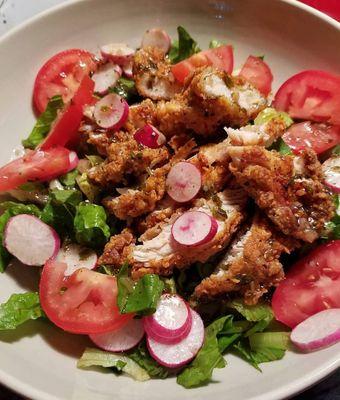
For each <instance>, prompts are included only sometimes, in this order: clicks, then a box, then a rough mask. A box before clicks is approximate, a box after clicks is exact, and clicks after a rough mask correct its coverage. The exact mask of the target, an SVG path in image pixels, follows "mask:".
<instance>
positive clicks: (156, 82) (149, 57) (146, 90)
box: [133, 47, 181, 100]
mask: <svg viewBox="0 0 340 400" xmlns="http://www.w3.org/2000/svg"><path fill="white" fill-rule="evenodd" d="M133 79H134V80H135V84H136V89H137V91H138V93H139V94H140V95H141V96H143V97H148V98H150V99H152V100H170V99H171V98H172V97H173V96H174V95H175V93H178V92H179V91H180V90H181V88H180V85H179V84H178V82H177V81H176V79H175V77H174V76H173V74H172V72H171V64H170V61H169V60H168V59H167V58H165V54H164V52H163V51H162V50H161V49H159V48H157V47H148V48H146V49H140V50H138V51H136V54H135V56H134V60H133Z"/></svg>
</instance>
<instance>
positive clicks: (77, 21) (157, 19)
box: [0, 0, 340, 400]
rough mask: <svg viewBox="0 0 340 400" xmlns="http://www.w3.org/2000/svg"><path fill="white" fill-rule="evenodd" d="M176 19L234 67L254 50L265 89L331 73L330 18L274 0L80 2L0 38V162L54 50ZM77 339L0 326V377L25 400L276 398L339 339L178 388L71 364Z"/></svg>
mask: <svg viewBox="0 0 340 400" xmlns="http://www.w3.org/2000/svg"><path fill="white" fill-rule="evenodd" d="M178 25H183V26H184V27H185V28H187V29H188V31H189V32H190V33H191V34H192V35H193V37H194V38H196V39H197V40H198V42H199V44H200V46H201V47H202V48H205V47H206V46H207V45H208V42H209V41H210V39H212V38H216V39H220V40H223V41H225V42H227V43H231V44H232V45H233V46H234V50H235V56H236V67H238V66H241V65H242V62H243V61H244V60H245V59H246V57H247V56H248V55H249V54H253V55H264V56H265V60H266V62H268V63H269V65H270V66H271V68H272V71H273V74H274V79H275V80H274V89H276V88H277V87H278V86H279V85H280V84H281V83H282V82H283V81H284V80H285V79H286V78H288V77H289V76H290V75H292V74H293V73H295V72H298V71H301V70H303V69H324V70H328V71H331V72H336V73H339V72H340V71H339V65H340V52H339V49H338V44H339V42H340V29H339V24H338V25H337V24H336V23H335V22H333V23H331V22H330V19H327V18H326V17H324V18H322V17H320V16H319V15H318V14H317V13H312V12H308V11H306V10H305V9H304V8H303V7H302V8H299V7H296V6H294V4H293V2H290V1H289V0H288V1H279V0H271V1H268V0H201V1H197V0H139V1H138V2H136V1H135V0H115V1H113V0H100V1H99V0H83V1H75V2H72V3H71V4H67V5H66V6H63V7H59V8H57V9H55V11H54V12H52V13H51V12H49V13H45V15H44V17H40V18H36V19H35V20H34V21H33V22H31V23H29V24H25V25H24V26H23V27H22V28H21V29H19V30H16V31H15V32H14V33H12V34H10V35H7V36H6V37H5V38H4V39H3V40H1V41H0V60H1V63H0V76H1V92H0V110H1V113H0V132H1V135H2V139H1V146H0V162H1V163H4V162H6V161H7V160H8V159H9V157H10V156H11V154H12V150H13V149H14V148H15V147H16V146H17V145H18V144H19V143H20V140H21V139H23V138H24V137H26V136H27V135H28V133H29V132H30V129H31V127H32V125H33V123H34V115H33V113H32V109H31V93H32V85H33V82H34V78H35V75H36V72H37V70H38V68H39V67H40V66H41V65H42V63H43V62H44V61H45V60H46V59H48V58H49V57H50V56H51V55H53V54H54V53H56V52H58V51H60V50H64V49H67V48H73V47H80V48H86V49H89V50H92V51H97V50H98V45H100V44H105V43H109V42H120V41H123V42H128V43H129V44H130V45H132V46H136V47H137V46H138V45H139V42H140V38H141V35H142V33H143V32H144V30H145V29H147V28H149V27H153V26H161V27H164V28H165V29H166V30H167V31H168V32H169V33H170V34H171V35H173V36H174V35H175V33H176V27H177V26H178ZM37 282H38V272H37V271H36V270H35V269H33V268H27V267H26V268H23V267H22V266H21V267H20V266H18V265H16V266H11V267H9V268H8V271H7V272H6V274H3V275H2V276H1V277H0V288H1V290H0V301H4V300H6V299H7V297H8V296H9V295H10V294H12V293H15V292H20V291H26V290H35V289H36V287H37ZM86 344H88V345H89V344H90V343H89V342H88V341H87V339H86V338H83V337H78V336H75V335H70V334H66V333H63V332H62V331H60V330H58V329H56V328H54V327H51V326H49V325H48V324H47V323H46V322H43V321H37V322H32V323H27V324H26V325H24V326H22V327H21V328H20V329H18V330H17V331H16V332H3V333H0V352H1V357H0V381H2V382H3V383H5V384H7V385H9V386H11V387H12V388H13V389H15V390H17V391H19V392H21V393H22V394H25V395H27V396H29V397H31V398H33V399H44V400H50V399H72V400H75V399H79V400H80V399H81V400H87V399H91V400H100V399H103V400H104V399H105V400H106V399H111V398H113V396H115V398H117V399H144V398H148V399H156V398H159V396H160V395H162V396H164V398H165V399H168V400H170V399H177V398H181V399H186V398H187V399H189V398H192V397H194V396H197V398H208V399H210V398H211V399H212V398H215V399H217V398H221V399H222V398H225V397H226V396H227V395H228V397H229V398H232V399H234V400H237V399H240V400H241V399H242V400H249V399H253V400H254V399H261V400H266V399H278V398H283V397H286V396H288V395H291V394H293V393H295V392H297V391H299V390H302V389H303V388H305V387H307V386H309V385H310V384H312V383H314V382H315V381H317V380H318V379H321V378H322V377H323V376H325V375H326V374H327V373H329V372H331V371H332V370H334V369H335V368H336V366H339V365H340V362H339V360H340V344H338V345H337V346H333V347H332V348H329V349H326V350H323V351H320V352H317V353H312V354H309V355H302V354H295V353H293V352H290V353H289V354H288V355H287V357H285V358H284V360H282V361H279V362H274V363H271V364H267V365H264V367H263V374H261V373H259V372H258V371H256V370H255V369H252V367H250V366H248V365H247V364H246V363H245V362H243V361H241V360H240V359H238V358H237V357H234V356H228V357H227V359H228V362H229V365H228V366H227V367H226V368H225V369H222V370H217V372H216V373H214V382H212V383H211V384H210V385H208V386H206V387H203V388H200V389H193V390H185V389H183V388H182V387H180V386H178V385H176V384H175V382H174V381H173V380H171V379H170V380H166V381H149V382H146V383H142V384H141V383H136V382H134V381H132V380H130V379H128V378H125V377H119V379H118V378H115V376H114V375H112V374H111V373H105V372H102V373H98V372H96V371H80V370H77V369H76V365H75V364H76V359H77V358H78V357H79V356H80V354H81V353H82V350H83V348H84V346H85V345H86Z"/></svg>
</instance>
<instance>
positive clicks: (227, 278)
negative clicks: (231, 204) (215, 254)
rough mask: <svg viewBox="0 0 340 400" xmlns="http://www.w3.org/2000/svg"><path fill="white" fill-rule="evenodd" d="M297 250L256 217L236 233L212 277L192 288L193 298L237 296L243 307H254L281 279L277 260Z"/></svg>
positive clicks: (261, 219) (293, 243)
mask: <svg viewBox="0 0 340 400" xmlns="http://www.w3.org/2000/svg"><path fill="white" fill-rule="evenodd" d="M296 246H297V241H294V240H289V239H288V238H284V237H283V236H282V235H280V234H278V233H277V232H276V231H275V229H274V227H273V226H272V224H271V223H270V221H269V220H268V219H267V218H266V217H264V216H262V215H259V214H256V215H255V217H254V219H253V221H252V223H251V224H250V225H247V226H245V227H244V228H243V229H241V231H239V233H238V235H237V236H236V238H235V239H234V241H233V242H232V244H231V245H230V247H229V248H228V250H227V252H226V254H225V255H224V257H223V259H222V260H221V261H220V263H219V264H218V265H217V268H216V270H215V271H214V273H213V274H212V275H211V276H209V277H208V278H206V279H204V280H203V281H202V282H201V283H200V284H199V285H198V286H197V287H196V288H195V292H194V298H197V299H211V298H215V297H223V296H224V297H225V296H228V294H230V293H231V292H238V293H240V294H241V295H242V296H243V297H244V300H245V303H246V304H256V303H257V302H258V300H259V298H260V297H261V296H263V294H265V293H267V292H268V290H269V289H270V288H271V287H273V286H276V285H277V284H278V283H279V282H280V281H281V280H283V279H284V271H283V268H282V265H281V263H280V261H279V257H280V255H281V254H282V253H283V252H285V253H289V252H290V251H292V250H293V248H294V247H296Z"/></svg>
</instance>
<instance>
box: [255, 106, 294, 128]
mask: <svg viewBox="0 0 340 400" xmlns="http://www.w3.org/2000/svg"><path fill="white" fill-rule="evenodd" d="M274 118H275V119H276V118H280V119H281V120H282V121H283V122H284V123H285V125H286V128H289V127H290V126H291V125H292V124H293V123H294V121H293V120H292V119H291V118H290V116H289V115H288V114H287V113H285V112H283V111H276V110H275V108H271V107H267V108H265V109H264V110H262V111H261V112H260V113H259V115H258V116H257V117H256V118H255V120H254V124H255V125H263V124H266V123H268V122H269V121H271V120H272V119H274Z"/></svg>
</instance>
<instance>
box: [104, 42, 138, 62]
mask: <svg viewBox="0 0 340 400" xmlns="http://www.w3.org/2000/svg"><path fill="white" fill-rule="evenodd" d="M100 52H101V54H102V56H103V57H104V59H106V60H110V61H112V62H113V63H114V64H118V65H120V66H123V65H126V64H127V63H128V62H129V61H130V60H131V59H132V57H133V55H134V54H135V51H134V50H133V49H131V48H130V47H128V46H127V45H126V44H125V43H110V44H106V45H104V46H102V47H101V48H100Z"/></svg>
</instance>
